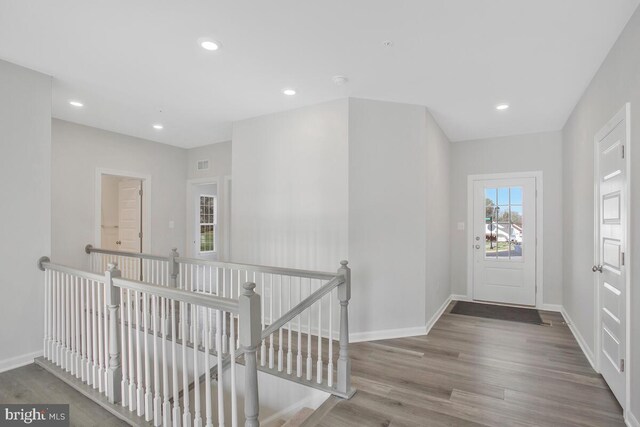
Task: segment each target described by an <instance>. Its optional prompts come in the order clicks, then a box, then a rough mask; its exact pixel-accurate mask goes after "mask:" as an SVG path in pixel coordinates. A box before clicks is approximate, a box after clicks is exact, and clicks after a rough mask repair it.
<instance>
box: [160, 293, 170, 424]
mask: <svg viewBox="0 0 640 427" xmlns="http://www.w3.org/2000/svg"><path fill="white" fill-rule="evenodd" d="M161 301H162V314H161V316H160V317H161V318H162V395H163V397H164V401H163V403H162V419H163V423H162V425H163V426H165V427H170V426H171V402H169V398H170V396H169V363H168V360H167V322H166V319H167V318H168V316H167V299H166V298H162V300H161Z"/></svg>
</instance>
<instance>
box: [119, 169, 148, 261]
mask: <svg viewBox="0 0 640 427" xmlns="http://www.w3.org/2000/svg"><path fill="white" fill-rule="evenodd" d="M141 192H142V181H140V180H136V179H125V180H122V181H120V182H119V183H118V242H117V243H118V250H121V251H125V252H142V238H143V236H142V194H141Z"/></svg>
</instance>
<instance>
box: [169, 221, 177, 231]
mask: <svg viewBox="0 0 640 427" xmlns="http://www.w3.org/2000/svg"><path fill="white" fill-rule="evenodd" d="M175 226H176V223H175V222H174V221H169V228H170V229H171V230H173V229H174V228H175Z"/></svg>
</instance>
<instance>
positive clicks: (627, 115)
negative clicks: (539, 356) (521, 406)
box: [593, 102, 637, 423]
mask: <svg viewBox="0 0 640 427" xmlns="http://www.w3.org/2000/svg"><path fill="white" fill-rule="evenodd" d="M623 120H626V122H625V127H626V129H625V130H626V143H625V146H624V148H625V163H626V165H625V166H626V177H625V178H626V180H625V188H624V190H623V191H624V195H625V202H626V203H625V205H626V206H625V216H626V218H625V225H624V228H625V230H624V234H625V242H624V245H625V247H624V254H625V258H626V259H627V261H626V262H625V269H626V277H625V282H626V283H625V311H626V313H625V340H626V343H625V401H624V402H619V403H620V405H621V406H622V409H623V410H624V411H625V413H626V412H627V411H626V410H627V409H630V408H631V370H632V369H633V368H632V366H631V274H632V271H631V265H632V262H631V260H632V256H631V226H630V225H631V218H632V216H631V194H632V192H631V103H629V102H627V103H626V104H625V105H624V106H623V107H622V108H621V109H620V111H618V112H617V113H616V114H615V115H614V116H613V117H612V118H611V119H610V120H609V121H608V122H607V124H605V125H604V126H603V127H602V129H600V131H598V132H597V133H596V134H595V136H594V137H593V150H594V151H593V153H594V156H593V157H594V159H593V162H594V165H593V172H594V173H593V179H594V181H593V185H594V191H593V195H594V206H593V211H594V218H593V219H594V221H593V237H594V239H593V254H594V265H597V264H599V260H600V235H599V234H598V230H599V228H598V227H599V224H600V182H599V178H598V175H599V171H600V150H599V149H598V144H599V143H600V141H602V139H603V138H605V137H606V136H607V135H608V134H609V133H610V132H611V131H612V130H613V129H614V128H615V127H616V126H617V125H618V124H619V123H620V122H621V121H623ZM598 279H599V277H598V275H596V274H594V275H593V283H594V294H595V295H594V300H595V301H594V307H593V309H594V314H595V315H594V316H593V320H594V342H595V363H596V365H595V366H596V367H597V369H596V368H595V367H594V369H595V370H596V371H597V372H600V353H602V342H601V339H600V322H601V314H600V286H599V281H598ZM634 418H635V417H634ZM635 421H636V423H637V420H635Z"/></svg>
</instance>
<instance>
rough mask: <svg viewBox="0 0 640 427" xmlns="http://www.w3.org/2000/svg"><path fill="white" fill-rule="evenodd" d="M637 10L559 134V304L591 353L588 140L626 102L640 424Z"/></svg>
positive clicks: (635, 397) (635, 408) (634, 396)
mask: <svg viewBox="0 0 640 427" xmlns="http://www.w3.org/2000/svg"><path fill="white" fill-rule="evenodd" d="M639 46H640V9H639V10H636V12H635V14H634V15H633V16H632V17H631V19H630V20H629V22H628V24H627V26H626V28H625V29H624V31H623V32H622V34H621V35H620V38H619V39H618V41H617V42H616V44H615V45H614V46H613V48H612V49H611V52H610V53H609V55H608V56H607V58H606V60H605V61H604V63H603V64H602V66H601V67H600V70H599V71H598V72H597V74H596V75H595V77H594V78H593V80H592V82H591V83H590V85H589V86H588V88H587V89H586V91H585V93H584V95H583V96H582V98H581V99H580V101H579V102H578V104H577V106H576V108H575V109H574V111H573V113H572V114H571V117H570V118H569V120H568V121H567V123H566V125H565V127H564V130H563V139H564V159H565V169H564V190H565V191H564V193H565V213H564V241H565V251H564V262H565V268H564V271H565V275H564V284H565V286H564V306H565V309H566V310H567V313H568V314H569V315H570V316H571V318H572V319H573V321H574V326H575V327H576V328H577V329H578V331H579V332H580V334H581V335H582V336H583V337H584V339H585V341H586V343H587V345H588V346H589V347H590V349H591V351H592V352H595V344H594V343H595V333H596V331H595V327H594V322H593V318H594V280H593V273H592V272H591V266H592V265H593V262H594V253H593V241H594V235H593V221H594V217H593V199H594V184H593V182H594V178H593V177H594V169H593V164H594V155H593V150H594V149H593V138H594V136H595V134H596V132H598V131H599V130H600V128H602V126H604V125H605V123H606V122H607V121H608V120H609V119H610V118H611V117H613V115H614V114H615V113H617V112H618V111H619V110H620V109H621V108H622V107H623V106H624V104H625V103H626V102H631V138H632V140H631V142H630V144H629V145H631V147H630V155H631V172H632V173H631V194H632V196H631V218H630V226H631V242H630V244H631V247H630V249H631V263H630V268H631V274H632V277H631V295H630V298H631V343H630V345H631V352H632V360H631V361H630V363H628V366H630V370H631V371H630V372H631V376H632V380H631V412H632V413H633V414H634V415H635V417H636V419H639V420H640V283H639V277H640V275H639V273H638V271H640V197H638V194H640V193H638V189H640V173H636V172H637V171H638V170H640V145H638V143H639V142H640V139H638V137H637V135H640V54H639V53H640V50H639V48H638V47H639Z"/></svg>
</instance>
